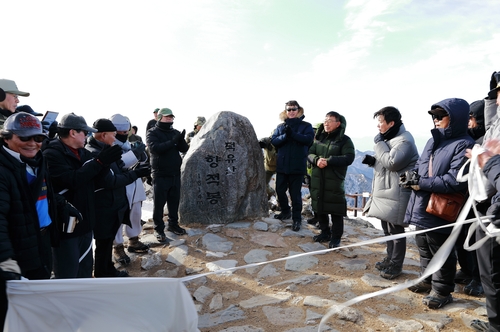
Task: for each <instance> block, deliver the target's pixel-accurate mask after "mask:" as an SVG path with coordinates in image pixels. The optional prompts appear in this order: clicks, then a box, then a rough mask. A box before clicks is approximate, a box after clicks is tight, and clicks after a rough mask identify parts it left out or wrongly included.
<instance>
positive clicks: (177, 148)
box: [146, 108, 189, 242]
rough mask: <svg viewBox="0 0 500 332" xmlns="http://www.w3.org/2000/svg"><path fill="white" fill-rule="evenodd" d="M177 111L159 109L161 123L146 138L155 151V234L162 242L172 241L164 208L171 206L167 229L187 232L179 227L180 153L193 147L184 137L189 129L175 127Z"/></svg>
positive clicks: (181, 233)
mask: <svg viewBox="0 0 500 332" xmlns="http://www.w3.org/2000/svg"><path fill="white" fill-rule="evenodd" d="M174 118H175V116H174V114H173V112H172V110H171V109H169V108H162V109H161V110H160V111H159V112H158V122H157V123H156V125H155V126H154V127H153V128H151V129H150V130H148V133H147V137H146V141H147V144H148V146H149V149H150V153H151V166H152V172H151V175H152V177H153V196H154V207H153V220H154V224H155V235H156V239H157V240H158V241H159V242H168V240H167V237H166V235H165V223H164V222H163V207H164V206H165V203H167V207H168V227H167V230H168V231H169V232H172V233H174V234H177V235H184V234H186V230H185V229H184V228H182V227H180V226H179V215H178V210H179V203H180V196H181V164H182V158H181V155H180V153H185V152H187V150H188V148H189V146H188V144H187V143H186V141H185V140H184V136H185V135H186V130H183V131H182V133H181V132H179V131H178V130H176V129H174V128H173V127H172V126H173V124H174Z"/></svg>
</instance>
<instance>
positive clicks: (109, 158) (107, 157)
mask: <svg viewBox="0 0 500 332" xmlns="http://www.w3.org/2000/svg"><path fill="white" fill-rule="evenodd" d="M121 157H122V148H121V147H120V146H118V145H113V146H109V145H108V146H106V147H105V148H104V149H102V151H101V152H99V154H98V155H97V157H96V158H95V159H96V160H97V161H99V162H100V163H101V164H103V165H106V166H109V165H111V164H112V163H114V162H115V161H118V160H120V159H121Z"/></svg>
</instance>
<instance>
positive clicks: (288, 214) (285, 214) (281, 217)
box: [274, 211, 292, 220]
mask: <svg viewBox="0 0 500 332" xmlns="http://www.w3.org/2000/svg"><path fill="white" fill-rule="evenodd" d="M291 217H292V211H288V212H283V211H282V212H281V213H280V214H275V215H274V219H279V220H285V219H290V218H291Z"/></svg>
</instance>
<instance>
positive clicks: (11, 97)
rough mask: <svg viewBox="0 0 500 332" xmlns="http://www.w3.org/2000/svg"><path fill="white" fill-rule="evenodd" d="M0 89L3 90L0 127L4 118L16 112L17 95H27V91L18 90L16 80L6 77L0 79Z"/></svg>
mask: <svg viewBox="0 0 500 332" xmlns="http://www.w3.org/2000/svg"><path fill="white" fill-rule="evenodd" d="M0 89H2V90H3V91H4V92H5V98H4V99H3V100H2V101H0V129H1V128H2V127H3V123H4V122H5V120H6V119H7V118H8V117H9V116H10V115H11V114H13V113H15V112H16V107H17V104H18V103H19V96H22V97H28V96H29V95H30V94H29V92H24V91H19V89H18V88H17V85H16V82H14V81H12V80H8V79H0Z"/></svg>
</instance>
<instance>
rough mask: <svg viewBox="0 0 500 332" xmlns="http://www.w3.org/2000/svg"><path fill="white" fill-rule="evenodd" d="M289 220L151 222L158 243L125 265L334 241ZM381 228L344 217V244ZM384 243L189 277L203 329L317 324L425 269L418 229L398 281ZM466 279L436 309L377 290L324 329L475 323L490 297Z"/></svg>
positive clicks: (259, 257) (141, 271)
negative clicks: (181, 231)
mask: <svg viewBox="0 0 500 332" xmlns="http://www.w3.org/2000/svg"><path fill="white" fill-rule="evenodd" d="M146 203H147V202H146ZM290 223H291V221H290ZM290 223H288V222H281V221H279V220H276V219H273V218H263V219H261V220H246V221H240V222H236V223H232V224H228V225H225V226H222V225H212V226H209V227H207V226H204V225H191V226H190V227H186V229H187V230H188V235H187V236H176V235H174V234H171V233H167V236H169V237H170V238H171V239H172V241H171V243H170V245H168V246H167V245H162V244H160V243H158V242H157V241H156V238H155V237H154V235H153V229H152V226H153V225H152V223H151V222H148V223H147V224H146V225H145V227H144V232H143V233H144V234H143V235H142V240H143V242H146V243H149V244H150V245H151V249H150V251H149V253H148V254H142V255H139V254H130V256H131V259H132V262H131V264H130V265H128V266H126V267H120V268H126V269H127V270H128V271H129V273H130V275H131V276H133V277H172V278H181V277H186V276H195V275H197V274H201V273H206V272H210V271H216V270H220V269H221V268H228V267H234V266H244V265H247V264H251V263H255V262H262V261H270V260H274V259H279V258H286V257H289V256H292V255H295V254H299V253H304V252H311V251H316V250H321V249H326V246H324V245H323V244H319V243H314V242H313V241H312V236H313V235H315V234H317V233H319V231H318V230H317V229H316V227H314V226H311V225H308V224H307V223H306V222H305V221H304V222H303V224H302V229H301V230H300V231H299V232H293V231H291V229H290ZM382 235H383V234H382V231H380V230H378V229H376V228H374V227H373V226H372V225H371V224H370V223H368V222H366V221H365V220H363V219H361V218H353V217H351V218H346V219H345V233H344V236H343V238H342V245H348V244H354V243H360V242H362V241H365V240H368V239H372V238H376V237H379V236H382ZM384 250H385V245H383V244H372V245H360V246H356V247H352V248H344V249H340V250H335V251H331V252H326V253H322V254H316V255H311V256H305V257H299V258H294V259H285V260H282V261H279V262H274V263H269V264H265V265H260V266H257V267H252V268H243V269H239V270H236V271H234V272H232V273H226V274H223V275H221V274H211V275H208V276H203V277H199V278H195V279H193V280H190V281H187V282H185V284H186V287H187V288H188V290H189V291H190V293H191V294H192V296H193V299H194V303H195V305H196V307H197V310H198V313H199V316H198V320H199V324H198V327H199V329H200V331H203V332H205V331H233V332H236V331H240V332H243V331H245V332H254V331H255V332H257V331H287V332H292V331H293V332H299V331H300V332H305V331H311V332H312V331H317V329H318V324H319V322H320V320H321V318H322V317H323V315H324V314H325V313H326V312H327V311H328V308H329V307H331V306H332V305H335V304H338V303H343V302H345V301H346V300H349V299H352V298H354V297H356V296H359V295H362V294H366V293H371V292H375V291H378V290H380V289H384V288H388V287H391V286H394V285H396V284H399V283H402V282H404V281H406V280H408V279H414V278H416V277H417V276H418V273H419V267H418V265H419V264H418V258H419V256H418V251H417V249H416V247H415V244H414V241H413V239H411V238H410V239H409V241H408V250H407V254H406V260H405V265H404V271H403V272H404V273H403V275H401V276H400V277H398V278H397V279H395V280H392V281H389V280H386V279H383V278H381V277H380V276H379V275H378V271H377V270H376V269H375V263H376V262H378V261H380V260H382V259H383V257H384V256H385V253H384ZM462 288H463V285H457V287H456V289H455V293H453V297H454V302H453V303H452V304H449V305H447V306H445V307H444V308H442V309H438V310H430V309H428V308H427V307H426V306H424V305H423V304H422V303H421V299H422V297H423V295H421V294H415V293H412V292H410V291H408V290H406V289H405V290H402V291H399V292H396V293H392V294H389V295H384V296H380V297H375V298H371V299H368V300H365V301H363V302H360V303H358V304H355V305H354V306H352V307H350V308H348V309H345V310H343V311H341V312H340V314H336V315H334V316H333V317H332V318H331V319H329V320H328V322H327V324H326V327H325V329H323V331H467V330H470V329H469V328H468V324H469V323H470V320H471V319H483V320H485V319H486V318H485V300H484V298H482V297H472V296H469V295H465V294H463V292H462Z"/></svg>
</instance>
